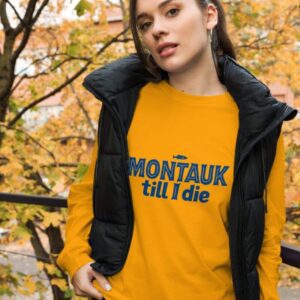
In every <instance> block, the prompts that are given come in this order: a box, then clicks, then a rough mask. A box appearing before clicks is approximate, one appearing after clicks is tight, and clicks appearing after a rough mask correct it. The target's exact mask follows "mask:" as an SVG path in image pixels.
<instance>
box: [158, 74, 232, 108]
mask: <svg viewBox="0 0 300 300" xmlns="http://www.w3.org/2000/svg"><path fill="white" fill-rule="evenodd" d="M159 84H160V87H161V88H162V89H163V90H164V92H166V94H167V95H168V96H169V97H171V98H172V99H173V100H176V101H179V102H181V103H185V104H194V105H201V104H210V103H211V104H218V103H220V102H223V101H225V102H227V101H230V102H232V100H233V99H232V96H231V94H230V93H229V92H228V91H225V92H224V93H222V94H216V95H193V94H189V93H186V92H183V91H181V90H179V89H177V88H175V87H173V86H172V85H170V84H169V83H168V82H167V81H166V80H165V79H164V80H161V81H160V83H159Z"/></svg>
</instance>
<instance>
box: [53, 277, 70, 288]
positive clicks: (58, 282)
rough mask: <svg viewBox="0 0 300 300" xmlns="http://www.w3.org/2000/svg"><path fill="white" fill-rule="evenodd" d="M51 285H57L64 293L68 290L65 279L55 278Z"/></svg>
mask: <svg viewBox="0 0 300 300" xmlns="http://www.w3.org/2000/svg"><path fill="white" fill-rule="evenodd" d="M51 284H52V285H57V286H58V287H59V288H60V290H62V291H66V290H67V289H68V286H67V283H66V280H65V279H61V278H53V279H51Z"/></svg>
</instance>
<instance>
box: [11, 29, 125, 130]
mask: <svg viewBox="0 0 300 300" xmlns="http://www.w3.org/2000/svg"><path fill="white" fill-rule="evenodd" d="M128 29H129V27H127V28H126V29H125V30H123V31H121V32H120V33H118V34H117V35H116V36H115V37H114V38H112V39H111V40H110V41H109V42H108V43H106V44H105V45H104V46H103V47H102V48H101V49H100V50H99V51H98V52H97V53H96V55H97V56H99V55H100V54H101V53H102V52H104V51H105V50H106V49H107V48H108V47H109V46H110V45H112V44H113V43H115V42H117V41H118V38H119V36H121V35H123V34H124V32H125V31H127V30H128ZM91 63H92V59H90V60H89V61H88V62H87V63H86V64H85V65H84V66H83V67H82V68H81V69H80V70H79V71H77V72H76V73H75V74H74V75H73V76H72V77H70V78H69V79H68V80H66V81H65V82H64V83H62V84H61V85H59V86H58V87H57V88H55V89H54V90H53V91H51V92H50V93H48V94H46V95H45V96H42V97H41V98H39V99H37V100H35V101H33V102H32V103H30V104H29V105H28V106H26V107H25V108H23V109H22V110H21V111H20V112H19V113H18V114H17V115H16V116H15V117H14V118H13V119H12V120H11V121H10V122H9V123H8V127H9V128H10V127H12V126H13V125H14V124H15V123H16V122H17V121H18V120H19V119H20V118H21V117H22V116H23V114H24V113H25V112H26V111H27V110H29V109H30V108H32V107H34V106H35V105H37V104H39V103H40V102H42V101H44V100H45V99H47V98H49V97H51V96H53V95H55V94H56V93H58V92H60V91H61V90H62V89H63V88H65V87H66V86H67V85H68V84H70V83H71V82H73V81H74V80H75V79H76V78H78V77H79V76H80V75H81V74H82V73H84V72H85V71H86V70H87V68H88V66H89V65H90V64H91Z"/></svg>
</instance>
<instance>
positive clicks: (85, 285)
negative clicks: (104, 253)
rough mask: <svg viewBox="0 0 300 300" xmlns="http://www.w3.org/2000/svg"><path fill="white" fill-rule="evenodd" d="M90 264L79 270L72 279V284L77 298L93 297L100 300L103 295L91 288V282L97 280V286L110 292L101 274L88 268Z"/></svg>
mask: <svg viewBox="0 0 300 300" xmlns="http://www.w3.org/2000/svg"><path fill="white" fill-rule="evenodd" d="M91 263H92V262H89V263H87V264H86V265H84V266H82V267H81V268H79V269H78V270H77V271H76V273H75V274H74V275H73V277H72V280H71V282H72V284H73V286H74V291H75V294H76V295H77V296H84V297H93V298H95V299H99V300H102V299H104V298H103V295H102V294H101V293H100V292H99V291H98V290H97V289H96V288H95V287H94V286H93V283H92V281H93V280H97V282H98V284H99V285H100V286H101V287H103V288H104V289H105V290H107V291H109V290H111V286H110V284H109V281H108V280H107V279H106V277H105V276H103V275H102V274H101V273H98V272H96V271H94V270H93V269H92V267H91V266H90V264H91Z"/></svg>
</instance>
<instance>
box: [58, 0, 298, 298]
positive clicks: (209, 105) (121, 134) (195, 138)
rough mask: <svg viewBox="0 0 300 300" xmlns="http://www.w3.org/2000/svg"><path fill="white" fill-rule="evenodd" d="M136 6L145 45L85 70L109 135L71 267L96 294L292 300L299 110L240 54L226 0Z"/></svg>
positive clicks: (76, 215) (77, 202) (136, 33)
mask: <svg viewBox="0 0 300 300" xmlns="http://www.w3.org/2000/svg"><path fill="white" fill-rule="evenodd" d="M130 12H131V29H132V33H133V37H134V41H135V46H136V50H137V55H136V54H133V55H130V56H128V57H126V58H123V59H120V60H117V61H115V62H113V63H111V64H108V65H106V66H105V67H103V68H101V69H98V70H96V71H94V72H93V73H91V74H90V75H88V76H87V77H86V79H85V81H84V86H85V87H86V88H87V89H88V90H89V91H90V92H91V93H93V94H94V95H95V96H96V97H97V98H98V99H100V100H101V101H102V102H103V105H102V109H101V114H100V122H99V136H98V138H97V143H96V146H95V148H94V150H93V155H92V160H91V165H90V168H89V170H88V173H87V174H86V175H85V177H84V178H83V180H82V182H80V183H77V184H73V185H72V187H71V190H70V195H69V198H68V220H67V226H66V244H65V248H64V250H63V251H62V253H61V254H60V255H59V257H58V263H59V265H60V266H61V267H62V268H63V269H65V270H67V271H68V273H69V274H70V276H71V278H72V283H73V285H74V289H75V293H76V294H77V295H81V296H89V297H93V298H94V299H104V298H103V297H105V299H107V300H108V299H109V300H125V299H126V300H127V299H128V300H129V299H130V300H137V299H138V300H139V299H149V300H150V299H151V300H152V299H189V300H190V299H239V300H240V299H251V300H255V299H268V300H271V299H279V297H278V293H277V283H278V266H279V264H280V262H281V258H280V240H281V233H282V229H283V226H284V222H285V207H284V148H283V137H282V133H281V126H282V122H283V121H285V120H290V119H292V118H294V117H295V116H296V114H297V111H296V110H295V109H293V108H291V107H289V106H288V105H286V104H285V103H281V102H278V101H277V100H276V99H275V98H273V97H272V96H271V95H270V91H269V89H268V88H267V87H266V86H265V85H264V84H263V83H261V82H260V81H259V80H257V79H256V78H255V77H254V76H253V75H252V74H250V73H249V72H248V71H247V70H246V69H245V68H243V67H242V66H240V65H238V64H237V62H236V61H235V60H234V58H235V53H234V49H233V46H232V44H231V42H230V39H229V37H228V35H227V32H226V26H225V16H224V10H223V9H222V6H221V4H220V1H201V0H185V1H183V0H173V1H172V0H167V1H162V0H152V1H142V0H135V1H134V0H132V1H131V2H130ZM145 52H146V53H145ZM147 53H148V54H147ZM127 175H129V176H127ZM264 190H265V191H266V192H267V193H266V194H265V197H264Z"/></svg>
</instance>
